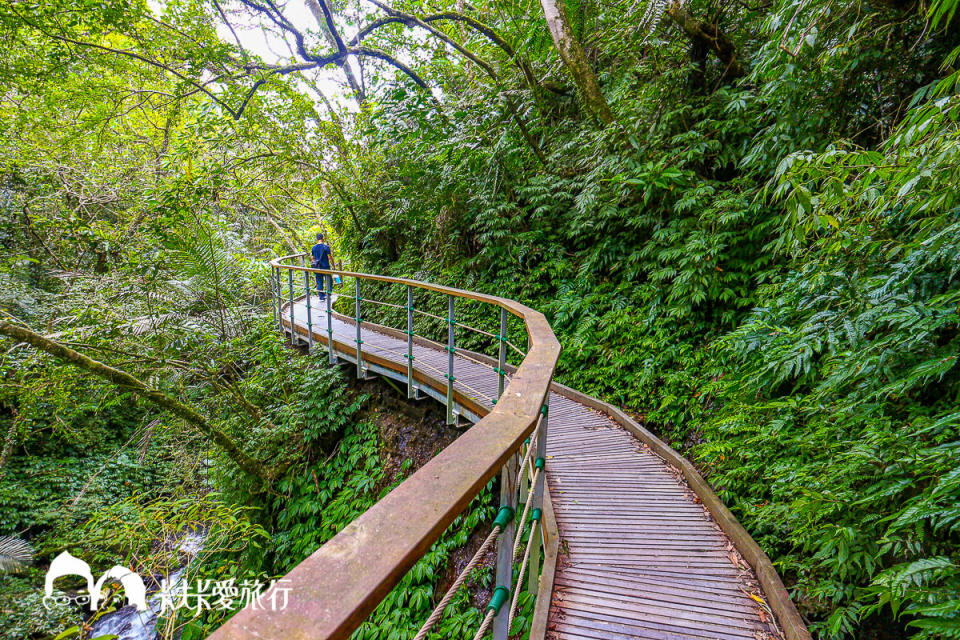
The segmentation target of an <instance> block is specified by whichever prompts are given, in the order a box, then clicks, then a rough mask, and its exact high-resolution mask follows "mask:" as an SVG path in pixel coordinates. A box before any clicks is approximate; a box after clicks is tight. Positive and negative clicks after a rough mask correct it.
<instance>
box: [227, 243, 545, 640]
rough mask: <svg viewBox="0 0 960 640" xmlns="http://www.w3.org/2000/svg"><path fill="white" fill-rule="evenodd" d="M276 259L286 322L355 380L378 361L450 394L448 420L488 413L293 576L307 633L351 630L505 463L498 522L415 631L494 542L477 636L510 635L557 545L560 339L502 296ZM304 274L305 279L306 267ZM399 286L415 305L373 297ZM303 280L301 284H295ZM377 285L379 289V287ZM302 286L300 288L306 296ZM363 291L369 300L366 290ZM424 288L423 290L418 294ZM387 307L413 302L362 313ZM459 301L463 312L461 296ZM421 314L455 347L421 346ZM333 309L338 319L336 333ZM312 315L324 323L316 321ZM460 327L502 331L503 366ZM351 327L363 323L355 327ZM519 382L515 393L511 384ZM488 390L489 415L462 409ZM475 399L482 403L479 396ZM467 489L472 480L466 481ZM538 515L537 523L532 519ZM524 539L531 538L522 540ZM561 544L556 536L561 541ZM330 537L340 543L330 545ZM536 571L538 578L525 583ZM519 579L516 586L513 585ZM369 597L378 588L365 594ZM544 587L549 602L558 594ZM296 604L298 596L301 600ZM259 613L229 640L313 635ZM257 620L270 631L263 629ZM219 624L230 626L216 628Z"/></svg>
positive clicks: (412, 392)
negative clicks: (552, 477)
mask: <svg viewBox="0 0 960 640" xmlns="http://www.w3.org/2000/svg"><path fill="white" fill-rule="evenodd" d="M271 267H272V269H273V272H272V273H273V275H272V277H271V280H270V281H271V291H272V294H273V304H272V312H273V316H274V319H275V321H276V322H277V325H278V327H279V328H280V330H281V331H284V332H289V334H290V336H291V341H293V342H297V341H300V342H302V343H305V344H306V346H307V347H308V348H309V349H312V348H313V347H314V346H316V345H320V346H325V347H326V350H327V351H328V354H329V361H330V363H331V364H335V363H337V362H338V361H340V360H341V359H343V360H347V361H353V362H354V363H355V364H356V369H357V374H358V377H366V376H367V375H368V373H369V372H374V373H380V374H390V375H391V376H393V377H397V376H402V377H400V379H401V380H403V379H404V378H405V379H406V382H407V385H408V387H407V392H408V396H409V397H411V398H412V397H419V396H418V393H419V391H420V390H421V389H424V388H429V389H430V393H431V394H435V395H434V397H436V398H438V399H440V400H441V401H444V402H445V404H446V407H447V422H448V423H449V424H454V423H455V422H457V421H458V419H459V417H460V416H461V415H468V417H470V415H473V417H472V418H471V419H472V420H474V421H477V422H476V424H475V425H474V427H473V428H471V429H469V430H467V431H465V432H464V433H463V435H461V436H460V438H458V439H457V440H456V441H454V443H453V444H452V445H450V446H449V447H447V449H445V450H444V451H442V452H440V453H439V454H438V455H437V456H436V457H435V458H434V459H433V460H431V461H429V462H428V463H427V464H426V465H424V467H422V468H421V469H420V470H419V471H417V472H416V473H414V474H413V475H411V476H410V477H409V478H408V479H407V480H405V481H404V482H402V483H401V484H400V485H399V486H398V487H397V488H396V489H394V491H392V492H391V493H390V494H388V495H387V496H386V497H385V498H383V499H382V500H381V501H380V502H378V503H377V504H376V505H374V507H373V508H371V509H370V510H369V511H367V512H366V513H365V514H363V515H362V516H361V517H360V518H359V519H358V520H357V521H355V523H353V524H351V525H350V526H348V527H347V529H345V530H344V531H343V532H341V533H340V534H338V535H337V536H336V537H334V538H333V539H332V540H331V541H330V542H328V543H327V544H326V545H324V546H323V547H321V548H320V549H319V550H318V551H317V552H315V553H314V554H313V555H312V556H310V558H308V559H307V560H306V561H304V562H303V563H301V565H299V566H298V567H296V568H295V569H294V570H293V571H292V572H291V573H290V574H288V575H287V576H286V577H287V578H293V579H294V582H295V583H296V582H297V580H299V584H300V585H301V588H302V590H303V591H306V592H308V596H307V597H306V598H305V600H303V601H305V602H316V604H315V605H309V606H307V605H301V606H307V608H308V609H309V611H307V610H303V611H300V612H298V613H296V614H295V615H297V616H300V619H309V620H310V626H311V628H310V631H309V633H308V635H307V636H305V637H315V638H344V639H346V638H347V637H349V635H350V633H352V631H353V630H355V629H356V628H357V626H359V624H360V623H361V622H362V621H363V620H364V619H365V617H366V615H368V614H369V613H370V612H371V611H372V610H373V608H374V607H375V606H376V605H377V603H378V602H379V600H380V599H382V597H383V594H385V593H386V592H387V591H388V590H389V588H390V587H392V586H393V585H395V584H396V582H397V581H398V580H399V578H400V576H402V575H403V573H405V571H406V570H407V569H409V568H410V567H411V566H412V565H413V563H414V562H415V561H416V560H417V559H419V558H420V557H422V556H423V554H424V553H425V552H426V550H427V549H429V547H430V545H432V543H433V542H435V541H436V540H437V539H438V538H439V536H440V535H441V534H442V532H443V531H444V530H446V528H447V526H448V525H449V524H451V523H452V522H453V521H454V518H456V517H457V516H458V515H459V514H460V513H462V512H463V509H464V508H465V507H466V506H467V504H469V502H470V501H471V500H472V499H473V498H474V497H475V496H476V495H477V493H478V492H479V491H480V490H481V489H482V488H483V486H485V485H486V484H487V481H488V480H490V479H491V478H492V477H494V476H495V475H497V474H499V476H500V508H499V511H498V512H497V517H496V518H495V519H494V522H493V524H492V527H491V531H490V533H489V534H488V535H487V536H486V537H485V539H484V540H483V542H482V543H481V545H480V547H479V548H478V549H477V550H476V552H475V553H474V554H473V556H472V558H471V559H470V561H469V562H468V563H467V565H466V566H465V567H464V568H463V570H462V571H460V572H459V573H458V575H457V576H456V578H455V579H454V581H453V583H452V584H451V585H450V586H449V588H448V589H447V590H446V592H445V593H444V594H443V596H442V597H441V599H440V600H439V602H437V603H436V606H435V607H434V608H433V610H432V611H431V613H430V615H429V616H428V618H427V619H426V621H425V622H424V623H423V625H422V627H421V628H420V630H419V631H418V633H417V635H416V636H415V639H414V640H426V638H427V637H428V636H429V634H430V632H431V629H433V628H434V627H435V626H436V625H437V623H438V622H439V621H440V620H441V619H442V618H443V615H444V612H445V611H446V610H447V609H448V607H449V605H450V603H451V602H452V601H453V599H454V597H455V595H456V594H457V592H458V591H459V590H460V589H462V588H463V586H464V585H465V584H466V581H467V579H468V577H469V576H470V574H471V573H472V572H473V571H474V570H475V569H476V568H477V567H478V566H480V564H481V563H482V561H483V559H484V558H485V557H486V556H487V554H488V553H489V552H490V550H491V548H492V547H493V546H494V544H496V547H497V552H496V556H497V561H496V566H495V569H494V570H495V574H496V584H495V588H494V591H493V594H492V597H491V599H490V602H489V603H488V605H487V606H486V608H485V611H484V616H483V618H482V621H481V624H480V628H479V630H478V631H477V633H476V635H475V636H474V637H475V638H476V639H477V640H479V639H480V638H483V637H484V635H485V634H488V632H490V631H491V630H492V632H493V640H506V639H507V637H508V635H509V630H510V625H511V624H512V622H513V619H514V616H515V613H516V607H517V605H518V603H519V602H520V593H522V592H523V587H524V583H525V582H526V584H528V585H529V586H528V587H527V591H528V592H529V593H531V594H532V595H535V596H536V595H538V594H537V593H536V589H535V587H536V586H537V584H538V583H539V578H538V576H539V571H540V569H541V567H540V559H539V558H540V551H541V549H543V548H544V545H545V543H546V538H545V535H546V534H545V532H544V530H543V529H542V527H540V519H541V518H542V514H543V509H542V505H543V499H544V497H543V496H544V484H545V474H544V473H543V470H544V458H545V451H546V436H547V402H546V400H547V397H548V391H549V386H550V382H551V379H552V373H553V369H554V367H555V366H556V360H557V356H558V355H559V344H557V342H556V338H555V337H554V336H553V332H552V331H551V330H550V327H549V325H548V324H547V323H546V319H545V318H543V316H542V314H539V313H538V312H536V311H533V310H532V309H529V308H528V307H525V306H523V305H521V304H519V303H516V302H513V301H511V300H507V299H504V298H499V297H496V296H490V295H485V294H479V293H475V292H470V291H462V290H457V289H451V288H447V287H442V286H439V285H432V284H429V283H423V282H417V281H412V280H405V279H402V278H394V277H389V276H380V275H375V274H362V273H354V272H346V271H333V270H320V269H311V268H309V267H307V266H306V259H305V257H304V256H302V255H299V254H298V255H294V256H286V257H284V258H280V259H277V260H274V261H272V262H271ZM284 271H286V274H284V273H283V272H284ZM294 271H301V272H302V273H303V277H302V284H297V285H295V278H294V273H293V272H294ZM334 275H340V276H341V277H342V282H343V286H344V293H345V297H346V299H347V300H351V299H352V307H353V308H352V310H351V311H352V313H349V312H347V313H344V314H341V313H337V312H335V311H334V310H333V308H332V302H331V301H332V297H333V296H332V291H333V286H332V284H333V282H332V277H333V276H334ZM315 276H318V277H319V278H321V280H322V281H323V284H324V287H323V291H324V293H325V294H326V295H325V296H324V301H323V302H321V304H319V305H317V304H315V303H316V301H317V294H318V293H319V292H318V291H316V289H317V288H319V287H314V282H313V280H314V279H315ZM296 280H299V276H297V278H296ZM350 280H352V282H350ZM364 281H372V282H373V283H375V284H377V285H378V286H376V287H372V288H368V286H367V285H366V284H364ZM391 285H394V286H400V287H403V288H405V290H406V304H405V305H404V304H397V303H394V302H387V301H384V300H376V299H373V296H374V295H378V294H384V295H382V296H381V297H386V298H387V299H395V298H393V296H392V295H387V291H388V289H389V287H390V286H391ZM300 287H302V292H298V291H297V290H298V289H300ZM371 290H374V291H377V292H378V294H371V293H370V291H371ZM415 290H418V291H425V292H427V293H429V294H439V295H441V296H445V298H446V306H447V313H446V315H445V316H444V315H441V314H437V313H433V312H431V311H426V310H424V309H420V308H417V306H416V305H415V304H414V295H413V293H414V291H415ZM298 293H300V295H297V294H298ZM365 293H366V296H368V297H364V294H365ZM419 297H420V296H419V295H418V296H417V298H418V299H419ZM457 300H466V301H469V302H474V303H476V302H480V303H483V304H488V305H491V306H494V307H495V308H498V309H499V312H500V318H499V321H500V322H499V325H500V326H499V331H497V332H494V331H487V330H485V329H482V328H479V327H476V326H471V325H470V324H468V323H466V322H464V321H463V319H462V318H458V317H457V315H458V309H457V305H456V301H457ZM421 302H424V301H423V300H421ZM431 306H433V305H431ZM337 307H338V308H339V309H341V310H343V306H342V304H341V303H338V304H337ZM376 307H379V308H383V310H384V311H383V313H382V314H380V313H379V312H375V313H372V316H373V318H374V320H373V322H376V321H377V320H376V318H377V317H388V318H393V320H394V321H396V319H397V316H398V314H397V313H395V311H405V312H406V313H405V315H406V321H407V322H406V327H396V326H393V327H391V326H389V325H380V324H372V323H371V318H365V317H364V311H368V312H374V309H375V308H376ZM460 311H461V312H462V311H463V308H462V307H461V309H460ZM509 315H513V316H515V317H517V318H519V319H520V320H522V321H523V329H524V332H525V335H523V334H521V340H520V341H519V342H522V338H526V341H527V344H528V350H527V351H524V350H523V349H521V348H520V347H519V346H518V345H517V342H518V341H517V340H515V339H514V340H511V339H509V338H508V336H507V332H508V329H509V327H510V324H511V323H508V316H509ZM420 316H423V317H426V318H432V319H433V320H435V321H438V322H441V323H443V324H445V325H446V327H447V331H446V344H443V343H442V342H439V341H437V340H435V339H432V338H430V337H426V340H427V342H423V341H419V342H417V343H416V344H418V345H420V346H419V347H418V348H417V349H415V348H414V345H415V341H414V338H418V340H419V339H420V338H421V337H423V336H419V335H418V334H417V333H416V331H415V329H416V327H415V323H414V318H415V317H420ZM334 318H336V322H337V323H339V324H337V329H336V331H335V330H334V326H335V323H334ZM304 320H305V321H306V322H304ZM345 322H349V323H350V324H352V325H354V326H349V325H348V326H349V328H348V329H347V330H346V331H345V330H344V329H345V325H344V323H345ZM315 323H317V324H319V325H320V326H319V327H314V324H315ZM427 324H428V325H433V326H432V327H430V331H431V332H434V333H438V331H437V329H438V327H437V326H436V323H427ZM304 325H306V326H304ZM458 329H459V330H461V331H470V332H474V333H476V334H479V335H482V336H484V337H486V338H491V339H493V341H494V344H495V346H496V347H497V349H498V353H497V354H496V356H495V361H496V364H495V365H492V364H491V362H490V361H485V360H484V359H483V357H482V356H475V355H473V354H472V353H471V352H467V351H465V350H463V349H462V348H458V346H459V345H458V338H459V337H463V334H461V335H459V336H458V331H457V330H458ZM373 332H380V334H381V335H382V334H386V335H388V336H393V337H394V338H396V337H400V338H401V340H404V341H405V342H406V345H405V346H406V349H405V350H404V349H403V348H401V347H399V345H396V342H395V341H394V342H393V344H391V343H390V342H389V341H387V340H382V339H380V338H378V337H377V336H375V335H373ZM350 334H355V337H353V336H352V335H350ZM304 338H305V339H304ZM367 342H369V344H367ZM351 343H352V344H351ZM400 344H403V342H401V343H400ZM427 348H432V349H436V350H439V351H440V352H441V353H445V356H446V357H445V359H446V368H445V369H446V370H444V367H443V366H442V365H439V364H438V363H437V358H435V357H434V358H431V359H430V360H431V361H427V360H426V359H424V358H422V355H423V354H424V353H425V352H424V351H422V349H427ZM404 351H405V353H404ZM510 352H515V353H517V354H519V355H520V356H521V358H522V359H523V360H522V362H521V363H520V364H519V365H518V366H517V369H516V370H512V371H513V373H512V374H509V373H508V372H507V370H506V369H507V366H508V364H507V354H508V353H510ZM398 356H400V357H398ZM398 360H399V362H398ZM458 362H459V363H460V364H461V366H465V365H464V363H472V364H475V365H479V366H482V367H484V368H485V369H487V370H493V371H494V372H495V373H496V374H497V376H498V377H497V380H498V384H497V390H496V393H495V394H493V393H491V392H490V391H486V392H484V391H481V390H480V389H477V388H476V386H477V385H476V384H472V383H473V380H471V383H468V382H467V381H466V380H464V379H462V378H460V379H458V378H457V376H456V373H457V371H455V367H456V363H458ZM474 371H476V370H474ZM471 375H475V373H474V374H471ZM481 386H482V385H481ZM508 387H509V391H510V393H507V391H508ZM477 400H480V401H482V402H481V404H486V408H483V409H480V413H479V415H478V414H476V411H477V409H476V408H473V409H471V411H473V412H474V414H469V413H468V414H464V404H463V403H464V402H468V401H473V402H476V401H477ZM468 404H469V402H468ZM458 406H459V409H458V408H457V407H458ZM470 406H471V407H474V405H472V404H471V405H470ZM490 407H492V409H490ZM484 413H486V415H485V416H484ZM485 425H487V426H485ZM505 434H507V437H508V439H509V440H510V442H511V444H509V445H508V448H507V449H503V448H502V447H503V446H504V445H503V442H504V436H505ZM494 442H496V443H497V444H496V445H495V446H493V445H492V443H494ZM502 460H506V463H502V462H500V461H502ZM534 461H535V462H534ZM501 465H502V466H501ZM453 476H457V477H453ZM461 487H470V488H469V489H467V490H466V492H464V489H462V488H461ZM520 503H523V506H522V509H521V511H522V514H521V516H520V518H519V519H517V518H516V514H517V510H518V507H520ZM550 513H552V511H551V512H550ZM418 514H420V515H418ZM438 514H439V515H438ZM528 518H529V520H528ZM361 521H362V522H361ZM551 522H552V521H551ZM528 524H530V525H531V526H529V527H528V526H527V525H528ZM362 532H363V533H362ZM365 532H377V536H378V537H377V539H373V538H370V539H369V540H367V537H366V536H368V535H369V534H368V533H365ZM344 536H346V537H344ZM357 536H359V537H357ZM524 539H525V540H526V544H525V545H524V544H523V543H522V541H523V540H524ZM341 540H342V541H341ZM551 540H554V538H551ZM364 544H370V545H375V549H374V547H371V556H370V557H371V563H375V564H376V565H377V566H375V567H367V566H364V560H366V558H365V557H363V556H362V555H360V554H361V551H362V547H363V545H364ZM553 544H554V545H555V542H554V543H553ZM358 545H359V546H358ZM521 546H522V547H523V555H522V559H521V560H520V571H521V575H520V577H519V579H518V580H516V581H514V579H513V575H514V571H515V569H516V566H515V563H516V561H517V560H518V554H519V553H520V549H521ZM328 548H329V549H330V551H329V553H327V552H326V550H327V549H328ZM551 548H554V547H551ZM348 550H349V551H348ZM345 556H349V557H350V558H353V560H352V561H351V562H356V563H358V564H356V565H349V564H344V563H346V562H348V560H346V559H345ZM551 557H553V556H551ZM551 566H552V565H551ZM352 572H353V573H358V574H359V576H358V577H357V579H356V580H354V579H352V577H351V573H352ZM528 572H529V579H526V580H525V577H527V575H528ZM319 576H322V579H318V577H319ZM368 576H369V577H368ZM514 582H516V584H512V583H514ZM356 583H362V586H357V584H356ZM310 594H316V595H315V596H311V595H310ZM344 594H347V595H344ZM354 594H356V595H354ZM360 594H377V595H369V596H362V597H361V595H360ZM543 595H545V596H546V597H547V598H548V601H549V595H550V594H543ZM299 602H301V600H300V599H299V598H298V603H299ZM260 615H261V616H265V615H267V614H265V613H262V614H260ZM260 620H261V618H252V619H251V618H250V617H249V614H247V613H245V612H240V613H239V614H237V615H236V616H234V618H232V619H231V621H229V622H227V623H226V625H225V626H224V627H222V629H227V628H229V631H225V632H224V635H223V638H227V637H230V638H245V639H246V638H254V637H285V636H289V635H303V631H304V629H303V628H302V627H297V632H298V633H297V634H290V633H282V632H281V631H280V630H281V628H282V626H283V624H282V620H281V621H278V622H277V623H276V624H272V625H270V626H264V627H259V626H258V625H259V624H261V623H260ZM235 621H236V622H235ZM258 628H259V629H261V631H262V633H261V632H260V631H257V629H258ZM219 634H220V631H218V632H217V633H216V634H215V635H214V638H215V639H216V638H217V637H218V636H219Z"/></svg>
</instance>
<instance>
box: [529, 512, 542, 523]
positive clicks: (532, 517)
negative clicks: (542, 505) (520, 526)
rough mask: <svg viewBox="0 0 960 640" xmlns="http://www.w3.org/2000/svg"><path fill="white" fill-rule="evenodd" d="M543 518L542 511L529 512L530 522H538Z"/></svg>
mask: <svg viewBox="0 0 960 640" xmlns="http://www.w3.org/2000/svg"><path fill="white" fill-rule="evenodd" d="M542 517H543V509H534V510H533V511H531V512H530V522H540V518H542Z"/></svg>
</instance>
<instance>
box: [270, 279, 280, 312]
mask: <svg viewBox="0 0 960 640" xmlns="http://www.w3.org/2000/svg"><path fill="white" fill-rule="evenodd" d="M275 271H276V267H274V266H273V265H270V311H272V312H273V321H274V322H276V321H277V313H278V309H279V303H278V301H277V287H276V276H275V275H274V272H275Z"/></svg>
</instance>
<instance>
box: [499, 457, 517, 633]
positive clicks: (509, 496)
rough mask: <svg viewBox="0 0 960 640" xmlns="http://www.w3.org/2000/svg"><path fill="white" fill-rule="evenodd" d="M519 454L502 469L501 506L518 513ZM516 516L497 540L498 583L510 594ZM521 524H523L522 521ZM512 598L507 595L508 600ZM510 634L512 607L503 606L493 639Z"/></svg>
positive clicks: (511, 458)
mask: <svg viewBox="0 0 960 640" xmlns="http://www.w3.org/2000/svg"><path fill="white" fill-rule="evenodd" d="M517 458H518V455H517V454H513V455H512V456H510V459H509V460H507V463H506V464H505V465H503V469H501V470H500V508H501V509H502V508H503V507H509V508H510V509H511V510H512V511H513V513H514V514H516V513H517V464H518V459H517ZM516 521H517V519H516V517H514V518H511V519H510V523H509V524H508V525H507V526H505V527H504V528H503V530H502V531H501V532H500V539H499V540H497V569H496V571H497V584H496V587H497V588H500V587H503V588H505V589H506V590H507V593H508V594H512V590H511V589H512V586H513V540H514V538H515V537H516V528H517V524H516ZM520 526H523V524H522V523H521V524H520ZM510 600H511V598H510V596H508V597H507V602H508V603H509V602H510ZM509 635H510V607H509V606H505V607H501V608H500V611H499V612H498V613H497V615H496V617H495V618H494V619H493V640H507V637H508V636H509Z"/></svg>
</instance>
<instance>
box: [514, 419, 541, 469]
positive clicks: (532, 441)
mask: <svg viewBox="0 0 960 640" xmlns="http://www.w3.org/2000/svg"><path fill="white" fill-rule="evenodd" d="M542 423H543V414H542V413H541V414H540V417H539V418H537V426H535V427H534V428H533V432H532V433H531V434H530V444H529V445H527V452H526V453H525V454H524V455H523V460H522V461H521V462H520V466H519V467H517V468H518V469H519V471H518V472H517V481H519V480H520V474H522V473H523V467H524V466H525V465H526V464H527V462H528V461H529V460H530V452H531V451H533V450H534V449H536V448H537V447H536V444H537V436H538V435H539V434H540V425H541V424H542Z"/></svg>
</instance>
